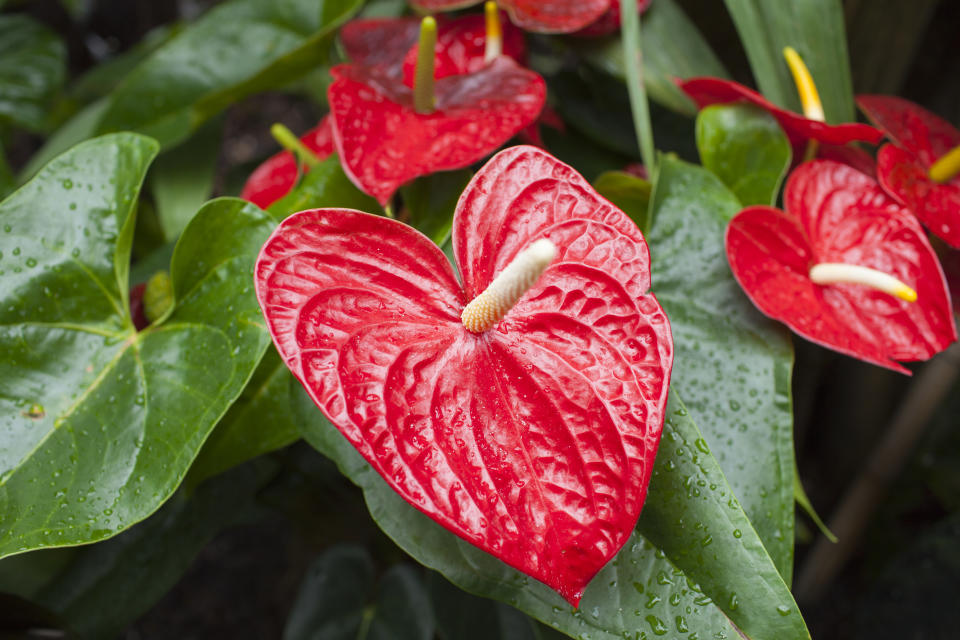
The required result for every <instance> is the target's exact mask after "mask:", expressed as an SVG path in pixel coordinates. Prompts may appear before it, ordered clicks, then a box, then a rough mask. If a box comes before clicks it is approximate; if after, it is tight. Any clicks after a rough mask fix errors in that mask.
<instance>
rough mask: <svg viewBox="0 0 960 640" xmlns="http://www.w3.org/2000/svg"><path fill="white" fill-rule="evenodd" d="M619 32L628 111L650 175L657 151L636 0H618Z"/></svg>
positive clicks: (654, 168)
mask: <svg viewBox="0 0 960 640" xmlns="http://www.w3.org/2000/svg"><path fill="white" fill-rule="evenodd" d="M620 19H621V21H622V22H621V25H622V26H621V32H620V37H621V38H623V56H624V70H625V73H626V79H627V92H628V93H629V94H630V111H631V112H632V114H633V126H634V127H635V128H636V131H637V143H638V144H639V145H640V159H641V161H642V162H643V164H644V166H646V167H647V171H648V172H649V175H650V176H651V177H653V176H655V175H656V151H655V150H654V144H653V126H652V125H651V124H650V104H649V102H647V92H646V89H645V88H644V86H643V54H642V53H641V40H640V16H639V15H637V0H620Z"/></svg>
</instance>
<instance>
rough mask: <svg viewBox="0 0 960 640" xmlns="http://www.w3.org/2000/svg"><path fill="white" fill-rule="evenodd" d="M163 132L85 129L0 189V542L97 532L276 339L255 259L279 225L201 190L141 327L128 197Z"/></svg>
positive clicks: (33, 543)
mask: <svg viewBox="0 0 960 640" xmlns="http://www.w3.org/2000/svg"><path fill="white" fill-rule="evenodd" d="M156 152H157V144H156V142H154V141H153V140H150V139H149V138H144V137H142V136H138V135H135V134H117V135H109V136H104V137H101V138H97V139H94V140H91V141H88V142H85V143H83V144H81V145H79V146H77V147H75V148H74V149H73V150H71V151H69V152H67V153H66V154H64V155H62V156H60V157H58V158H57V159H55V160H54V161H53V162H51V163H50V164H49V165H48V166H47V167H46V168H44V169H43V170H41V171H40V173H39V174H38V175H37V177H36V178H34V179H33V180H32V181H31V182H29V183H28V184H27V185H25V186H24V187H23V188H21V189H20V190H19V191H17V192H16V193H14V194H13V195H12V196H10V197H9V198H8V199H7V200H5V201H4V202H2V203H0V221H2V224H3V230H4V233H3V234H2V235H0V252H2V258H0V277H2V278H3V287H2V291H3V292H4V293H3V294H2V296H0V351H2V352H3V353H5V354H7V355H6V363H5V368H4V370H3V372H2V374H0V416H2V418H0V427H2V430H3V432H4V433H5V434H7V435H6V437H5V439H4V441H3V445H2V448H0V521H2V522H3V527H2V530H0V556H3V555H9V554H11V553H17V552H21V551H28V550H30V549H36V548H41V547H57V546H67V545H73V544H82V543H86V542H92V541H95V540H102V539H104V538H108V537H110V536H113V535H116V534H117V533H118V532H120V531H122V530H124V529H126V528H128V527H129V526H131V525H132V524H134V523H135V522H137V521H139V520H142V519H143V518H145V517H146V516H148V515H150V513H152V512H153V511H155V510H156V509H157V507H159V506H160V504H162V503H163V501H164V500H166V499H167V498H168V497H169V496H170V495H171V494H172V493H173V491H174V489H175V488H176V487H177V485H178V484H179V483H180V481H181V480H182V478H183V476H184V474H185V473H186V471H187V468H188V467H189V465H190V462H191V460H192V459H193V458H194V456H195V455H196V453H197V451H198V450H199V448H200V445H201V444H202V443H203V441H204V439H205V438H206V437H207V435H208V433H209V432H210V430H211V429H212V428H213V425H214V424H215V423H216V422H217V420H218V419H219V418H220V416H221V415H223V413H224V412H225V411H226V409H227V407H229V406H230V404H231V403H232V402H233V400H234V399H236V397H237V396H238V395H239V393H240V391H241V390H242V389H243V386H244V385H245V383H246V382H247V380H248V379H249V377H250V375H251V374H252V373H253V370H254V368H255V366H256V364H257V362H258V361H259V360H260V357H261V356H262V354H263V352H264V350H265V349H266V346H267V343H268V342H269V338H268V337H267V333H266V331H265V329H264V327H263V324H262V319H261V317H260V311H259V308H258V306H257V303H256V300H255V298H254V295H253V291H252V270H253V261H254V259H255V257H256V254H257V251H258V250H259V248H260V246H261V244H262V243H263V241H264V240H265V239H266V237H267V236H268V235H269V233H270V232H271V230H272V229H273V226H274V223H273V221H272V220H270V218H269V217H267V216H266V215H265V214H264V213H263V212H261V211H260V210H259V209H257V208H256V207H254V206H252V205H250V204H248V203H245V202H243V201H240V200H234V199H221V200H214V201H213V202H211V203H209V204H207V205H206V206H205V207H204V209H203V210H202V211H201V212H200V213H199V214H197V217H196V218H194V220H193V222H191V224H190V225H189V226H188V227H187V229H186V230H185V231H184V233H183V235H182V236H181V238H180V242H179V243H178V245H177V247H176V249H175V251H174V255H173V262H172V265H171V276H172V278H173V287H174V293H175V299H176V304H175V307H174V308H173V310H172V313H171V314H170V316H169V317H168V318H167V319H166V320H165V321H164V322H163V323H161V324H159V325H154V326H152V327H151V328H149V329H147V330H144V331H142V332H140V333H137V332H135V331H134V329H133V326H132V323H131V320H130V316H129V311H128V308H127V279H128V265H129V262H130V245H131V240H132V234H133V227H134V217H135V216H134V214H133V210H134V205H135V203H136V200H137V193H138V191H139V188H140V185H141V184H142V181H143V177H144V174H145V173H146V169H147V165H148V164H149V162H150V160H151V159H152V158H153V156H154V155H155V154H156Z"/></svg>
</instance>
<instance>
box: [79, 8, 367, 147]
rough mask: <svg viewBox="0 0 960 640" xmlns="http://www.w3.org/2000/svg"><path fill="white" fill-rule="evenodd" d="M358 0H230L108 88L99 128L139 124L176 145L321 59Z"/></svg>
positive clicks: (134, 127) (138, 128) (166, 143)
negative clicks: (230, 108) (206, 123)
mask: <svg viewBox="0 0 960 640" xmlns="http://www.w3.org/2000/svg"><path fill="white" fill-rule="evenodd" d="M361 4H362V2H361V0H324V1H323V2H317V1H316V0H285V1H284V2H263V1H262V0H231V1H230V2H226V3H224V4H221V5H219V6H216V7H214V8H213V9H211V10H210V11H209V12H207V13H206V14H205V15H204V16H203V17H201V18H200V19H199V20H197V21H196V22H195V23H193V24H192V25H190V26H189V27H187V28H186V29H184V30H183V31H182V32H181V33H180V34H179V35H177V36H176V37H174V38H173V39H172V40H170V41H169V42H168V43H166V44H165V45H163V46H161V47H160V48H159V49H158V50H157V51H155V52H154V53H153V54H152V55H150V56H149V57H148V58H147V59H146V60H145V61H144V62H143V63H142V64H140V65H139V66H138V67H137V68H136V69H135V70H134V71H133V72H132V73H131V74H130V75H128V76H127V77H126V78H125V79H124V81H123V82H121V83H120V85H119V86H118V87H117V89H116V91H115V92H114V93H113V94H112V97H111V100H110V105H109V107H108V108H107V110H106V113H104V115H103V119H102V120H101V122H100V125H99V129H98V130H99V131H101V132H104V131H118V130H128V129H129V130H136V131H139V132H141V133H146V134H148V135H152V136H154V137H155V138H157V139H158V140H159V141H160V142H161V144H162V145H163V146H165V147H166V146H170V145H173V144H176V143H177V142H179V141H180V140H182V139H183V138H184V137H186V136H187V135H189V134H190V133H191V132H192V131H193V130H194V129H196V128H197V127H198V126H199V125H200V124H202V123H203V122H204V121H206V120H207V119H209V118H210V117H212V116H213V115H215V114H217V113H219V112H220V111H222V110H223V109H224V108H226V107H228V106H229V105H231V104H234V103H235V102H237V101H238V100H240V99H242V98H244V97H246V96H248V95H251V94H253V93H257V92H260V91H265V90H268V89H275V88H278V87H282V86H284V85H285V84H287V83H289V82H291V81H292V80H295V79H296V78H298V77H300V76H302V75H304V74H306V73H307V72H309V71H311V70H312V69H313V68H314V67H316V66H318V65H320V64H322V63H323V62H324V61H325V59H326V56H327V52H328V49H329V45H330V42H331V38H332V37H333V32H334V30H335V29H336V28H337V27H338V26H339V25H340V24H342V23H343V22H344V21H346V20H347V19H348V18H349V17H350V16H351V15H352V14H353V13H354V12H356V10H357V9H358V8H359V7H360V5H361Z"/></svg>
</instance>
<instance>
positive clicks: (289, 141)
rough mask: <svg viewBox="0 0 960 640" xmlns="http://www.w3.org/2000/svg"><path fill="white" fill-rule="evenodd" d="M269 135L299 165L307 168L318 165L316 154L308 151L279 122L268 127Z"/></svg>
mask: <svg viewBox="0 0 960 640" xmlns="http://www.w3.org/2000/svg"><path fill="white" fill-rule="evenodd" d="M270 135H272V136H273V139H274V140H276V141H277V142H278V143H280V146H281V147H283V148H284V149H286V150H287V151H289V152H290V153H292V154H293V155H295V156H297V158H298V159H299V160H300V162H301V163H303V164H305V165H307V166H308V167H315V166H317V165H318V164H320V158H318V157H317V154H315V153H314V152H313V151H310V149H308V148H307V146H306V145H305V144H303V143H302V142H300V138H298V137H297V136H295V135H293V132H292V131H290V129H287V128H286V127H285V126H283V125H282V124H280V123H279V122H278V123H276V124H274V125H273V126H272V127H270Z"/></svg>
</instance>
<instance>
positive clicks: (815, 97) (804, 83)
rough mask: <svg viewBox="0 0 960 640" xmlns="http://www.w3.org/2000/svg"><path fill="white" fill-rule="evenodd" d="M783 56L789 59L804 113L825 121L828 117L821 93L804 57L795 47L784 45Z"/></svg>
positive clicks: (811, 117)
mask: <svg viewBox="0 0 960 640" xmlns="http://www.w3.org/2000/svg"><path fill="white" fill-rule="evenodd" d="M783 57H784V58H786V59H787V66H788V67H790V73H792V74H793V82H794V83H795V84H796V85H797V93H798V94H799V95H800V104H801V105H802V106H803V115H805V116H806V117H808V118H810V119H811V120H819V121H820V122H824V121H825V120H826V119H827V118H826V116H825V115H824V113H823V104H822V103H821V102H820V94H819V93H818V92H817V85H816V84H814V82H813V76H811V75H810V70H809V69H807V65H806V64H804V62H803V58H801V57H800V54H799V53H797V50H796V49H794V48H793V47H784V48H783Z"/></svg>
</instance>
